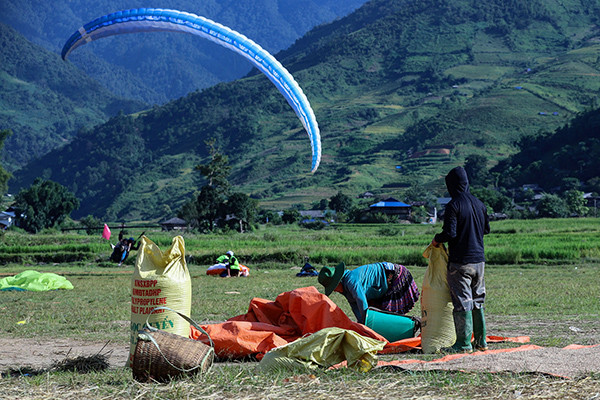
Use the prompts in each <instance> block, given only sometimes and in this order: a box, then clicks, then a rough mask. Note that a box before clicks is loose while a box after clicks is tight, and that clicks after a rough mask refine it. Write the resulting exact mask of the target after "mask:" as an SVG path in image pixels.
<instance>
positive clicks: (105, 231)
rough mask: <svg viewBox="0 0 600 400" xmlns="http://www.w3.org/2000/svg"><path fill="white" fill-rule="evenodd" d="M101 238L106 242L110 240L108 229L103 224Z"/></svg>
mask: <svg viewBox="0 0 600 400" xmlns="http://www.w3.org/2000/svg"><path fill="white" fill-rule="evenodd" d="M102 237H103V238H104V239H106V240H110V228H109V227H108V225H106V224H104V231H103V232H102Z"/></svg>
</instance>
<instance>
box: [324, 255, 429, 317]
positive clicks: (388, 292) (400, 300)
mask: <svg viewBox="0 0 600 400" xmlns="http://www.w3.org/2000/svg"><path fill="white" fill-rule="evenodd" d="M318 281H319V283H320V284H321V285H323V286H324V287H325V294H326V295H327V296H329V295H330V294H331V293H332V292H334V291H335V292H338V293H341V294H343V295H344V297H346V300H348V303H350V307H351V308H352V312H353V313H354V316H355V317H356V320H357V321H358V322H360V323H361V324H364V323H365V318H366V315H367V309H368V308H369V306H371V307H375V308H378V309H380V310H384V311H390V312H394V313H398V314H406V313H407V312H408V311H410V310H411V309H412V308H413V306H414V305H415V303H416V301H417V300H418V299H419V289H418V287H417V284H416V283H415V281H414V279H413V277H412V275H411V273H410V272H409V271H408V269H406V267H404V266H403V265H400V264H393V263H390V262H378V263H374V264H366V265H362V266H360V267H358V268H356V269H353V270H347V269H346V266H345V265H344V263H340V264H338V265H337V266H336V267H335V268H334V267H327V266H325V267H323V268H322V269H321V271H320V272H319V277H318Z"/></svg>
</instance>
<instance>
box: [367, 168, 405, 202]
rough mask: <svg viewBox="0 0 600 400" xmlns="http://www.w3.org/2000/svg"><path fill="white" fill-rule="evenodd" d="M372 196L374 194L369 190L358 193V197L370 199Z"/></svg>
mask: <svg viewBox="0 0 600 400" xmlns="http://www.w3.org/2000/svg"><path fill="white" fill-rule="evenodd" d="M396 168H398V167H396ZM373 197H375V195H374V194H373V193H371V192H364V193H363V194H360V195H358V198H359V199H371V198H373Z"/></svg>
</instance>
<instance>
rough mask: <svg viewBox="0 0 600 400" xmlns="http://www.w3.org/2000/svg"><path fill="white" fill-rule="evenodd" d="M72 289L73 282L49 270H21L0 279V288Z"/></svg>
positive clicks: (31, 289)
mask: <svg viewBox="0 0 600 400" xmlns="http://www.w3.org/2000/svg"><path fill="white" fill-rule="evenodd" d="M56 289H73V284H72V283H71V282H69V281H68V280H67V278H65V277H64V276H60V275H57V274H53V273H51V272H45V273H42V272H38V271H32V270H28V271H23V272H21V273H20V274H17V275H15V276H7V277H6V278H2V279H0V290H30V291H33V292H43V291H46V290H56Z"/></svg>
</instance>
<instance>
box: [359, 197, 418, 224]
mask: <svg viewBox="0 0 600 400" xmlns="http://www.w3.org/2000/svg"><path fill="white" fill-rule="evenodd" d="M411 210H412V206H411V205H410V204H406V203H403V202H401V201H398V200H396V199H394V198H393V197H388V198H387V199H385V200H382V201H380V202H378V203H375V204H371V205H370V206H369V211H370V212H376V213H383V214H386V215H396V216H398V217H399V218H402V219H409V218H410V215H411Z"/></svg>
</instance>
